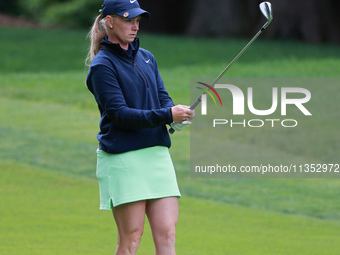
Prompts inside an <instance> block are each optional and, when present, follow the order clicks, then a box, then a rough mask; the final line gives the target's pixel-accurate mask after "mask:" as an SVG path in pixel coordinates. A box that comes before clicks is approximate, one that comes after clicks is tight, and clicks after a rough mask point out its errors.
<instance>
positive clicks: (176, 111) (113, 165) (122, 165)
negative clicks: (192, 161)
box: [86, 0, 194, 255]
mask: <svg viewBox="0 0 340 255" xmlns="http://www.w3.org/2000/svg"><path fill="white" fill-rule="evenodd" d="M149 17H150V14H149V13H148V12H147V11H145V10H143V9H141V8H140V6H139V4H138V2H137V1H136V0H134V1H133V0H105V1H104V3H103V6H102V9H101V14H100V15H99V16H98V17H97V18H96V20H95V22H94V24H93V27H92V29H91V31H90V36H91V49H90V52H89V56H88V60H90V61H91V64H90V68H89V72H88V76H87V81H86V83H87V87H88V89H89V90H90V91H91V92H92V93H93V95H94V98H95V100H96V102H97V104H98V108H99V111H100V114H101V120H100V132H99V133H98V135H97V138H98V141H99V148H98V150H97V178H98V181H99V190H100V209H101V210H111V209H112V212H113V216H114V219H115V222H116V224H117V229H118V244H117V249H116V254H135V253H136V251H137V249H138V246H139V242H140V239H141V236H142V233H143V229H144V220H145V214H146V215H147V217H148V219H149V222H150V226H151V230H152V235H153V240H154V243H155V249H156V254H158V255H162V254H167V255H170V254H175V227H176V224H177V219H178V198H179V197H180V192H179V190H178V185H177V180H176V175H175V171H174V167H173V164H172V161H171V158H170V155H169V150H168V148H169V147H170V144H171V142H170V137H169V134H168V131H167V127H166V124H169V125H171V126H172V127H173V128H174V129H175V130H177V131H179V130H181V129H182V128H183V127H184V126H185V125H186V124H190V123H189V121H187V120H191V119H192V118H193V115H194V112H193V111H191V110H190V109H189V107H188V106H183V105H176V106H175V105H174V104H173V102H172V100H171V98H170V97H169V95H168V93H167V91H166V89H165V88H164V84H163V81H162V79H161V77H160V75H159V72H158V67H157V63H156V60H155V58H154V56H153V55H152V54H151V53H150V52H149V51H147V50H145V49H142V48H140V47H139V40H138V38H136V35H137V32H138V30H139V22H140V20H141V18H149Z"/></svg>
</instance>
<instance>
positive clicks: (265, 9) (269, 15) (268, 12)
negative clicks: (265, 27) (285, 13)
mask: <svg viewBox="0 0 340 255" xmlns="http://www.w3.org/2000/svg"><path fill="white" fill-rule="evenodd" d="M260 10H261V12H262V14H263V15H264V16H265V17H266V19H267V21H268V24H269V23H270V22H271V21H272V20H273V11H272V4H271V3H269V2H262V3H261V4H260Z"/></svg>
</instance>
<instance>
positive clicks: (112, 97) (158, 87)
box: [86, 38, 174, 154]
mask: <svg viewBox="0 0 340 255" xmlns="http://www.w3.org/2000/svg"><path fill="white" fill-rule="evenodd" d="M130 49H132V50H131V51H130V52H126V51H125V50H123V49H122V48H121V47H120V46H119V44H113V43H111V42H110V41H108V39H107V38H104V39H103V40H102V42H101V49H100V51H99V52H98V53H97V55H96V56H95V57H94V58H93V60H92V62H91V66H90V69H89V72H88V76H87V80H86V84H87V87H88V89H89V90H90V91H91V92H92V94H93V95H94V97H95V100H96V102H97V104H98V108H99V111H100V114H101V120H100V132H99V133H98V135H97V139H98V141H99V142H100V144H101V149H102V150H104V151H106V152H108V153H112V154H116V153H122V152H127V151H131V150H138V149H142V148H147V147H151V146H157V145H160V146H167V147H170V145H171V141H170V137H169V133H168V131H167V128H166V124H170V123H171V122H172V114H171V107H172V106H174V103H173V102H172V100H171V98H170V97H169V95H168V93H167V91H166V89H165V87H164V84H163V80H162V78H161V77H160V75H159V71H158V67H157V63H156V60H155V58H154V56H153V55H152V54H151V53H150V52H149V51H147V50H145V49H142V48H139V40H138V39H137V38H136V39H135V41H134V42H133V43H130ZM127 53H130V54H127Z"/></svg>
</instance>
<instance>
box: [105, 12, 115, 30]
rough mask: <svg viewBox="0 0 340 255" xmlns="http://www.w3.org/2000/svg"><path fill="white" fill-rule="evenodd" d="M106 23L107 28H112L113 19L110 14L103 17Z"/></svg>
mask: <svg viewBox="0 0 340 255" xmlns="http://www.w3.org/2000/svg"><path fill="white" fill-rule="evenodd" d="M105 21H106V25H108V27H109V28H112V26H113V19H112V17H111V16H110V15H107V16H106V17H105Z"/></svg>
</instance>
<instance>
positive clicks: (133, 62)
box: [131, 60, 149, 88]
mask: <svg viewBox="0 0 340 255" xmlns="http://www.w3.org/2000/svg"><path fill="white" fill-rule="evenodd" d="M131 61H132V64H133V65H134V66H135V67H136V68H137V69H138V71H139V72H140V73H141V74H142V76H143V78H144V80H145V82H146V87H147V88H149V83H148V80H147V79H146V77H145V75H144V73H143V71H142V70H141V69H140V68H139V67H138V66H137V64H136V62H135V61H133V60H131Z"/></svg>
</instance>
